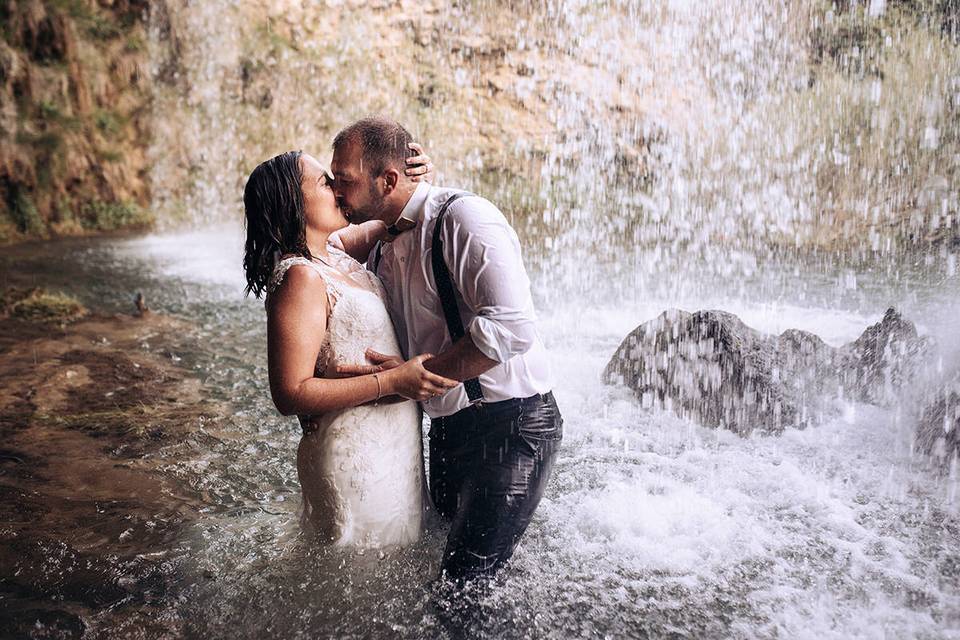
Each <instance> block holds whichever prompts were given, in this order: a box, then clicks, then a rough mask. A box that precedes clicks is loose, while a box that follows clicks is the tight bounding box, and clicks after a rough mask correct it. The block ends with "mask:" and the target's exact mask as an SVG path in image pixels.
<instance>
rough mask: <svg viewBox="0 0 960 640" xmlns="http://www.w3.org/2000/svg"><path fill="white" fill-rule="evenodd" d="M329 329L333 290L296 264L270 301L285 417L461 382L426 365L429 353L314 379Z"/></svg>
mask: <svg viewBox="0 0 960 640" xmlns="http://www.w3.org/2000/svg"><path fill="white" fill-rule="evenodd" d="M326 331H327V289H326V285H325V284H324V282H323V278H321V277H320V275H319V274H317V273H316V272H315V271H313V269H311V268H310V267H307V266H294V267H291V268H290V270H289V271H288V272H287V274H286V277H285V278H284V280H283V282H282V283H281V284H280V286H279V287H277V289H276V290H275V291H274V292H273V293H272V294H270V296H269V298H268V300H267V363H268V371H269V377H270V393H271V396H272V397H273V403H274V405H276V407H277V410H278V411H280V413H282V414H283V415H319V414H323V413H326V412H328V411H336V410H338V409H346V408H348V407H355V406H358V405H361V404H365V403H367V402H371V401H374V400H377V399H378V398H381V397H384V396H389V395H401V396H403V397H405V398H409V399H413V400H423V399H426V398H429V397H432V396H434V395H438V394H440V393H443V392H444V391H446V390H447V389H450V388H452V387H454V386H456V385H457V384H458V383H457V382H456V381H454V380H450V379H448V378H444V377H442V376H438V375H436V374H433V373H430V372H429V371H427V370H426V369H425V368H424V367H423V361H424V360H425V359H427V358H428V357H430V356H429V354H425V355H421V356H417V357H416V358H411V359H410V360H408V361H407V362H405V363H404V364H403V365H401V366H399V367H397V368H395V369H391V370H389V371H382V372H378V373H374V374H369V375H363V376H357V377H354V378H341V379H336V380H330V379H326V378H317V377H314V370H315V367H316V363H317V357H318V356H319V354H320V346H321V344H322V343H323V338H324V335H325V334H326Z"/></svg>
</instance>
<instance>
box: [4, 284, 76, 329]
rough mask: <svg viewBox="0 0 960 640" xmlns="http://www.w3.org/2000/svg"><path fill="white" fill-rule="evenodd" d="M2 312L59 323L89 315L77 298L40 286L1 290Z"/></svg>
mask: <svg viewBox="0 0 960 640" xmlns="http://www.w3.org/2000/svg"><path fill="white" fill-rule="evenodd" d="M0 312H2V313H3V314H4V315H9V316H12V317H14V318H20V319H23V320H30V321H34V322H44V323H59V324H63V323H66V322H72V321H74V320H78V319H80V318H82V317H84V316H85V315H87V310H86V308H84V306H83V305H82V304H80V303H79V302H78V301H77V300H76V299H75V298H72V297H70V296H68V295H66V294H63V293H53V292H49V291H46V290H45V289H39V288H37V289H17V288H9V289H6V290H5V291H3V292H0Z"/></svg>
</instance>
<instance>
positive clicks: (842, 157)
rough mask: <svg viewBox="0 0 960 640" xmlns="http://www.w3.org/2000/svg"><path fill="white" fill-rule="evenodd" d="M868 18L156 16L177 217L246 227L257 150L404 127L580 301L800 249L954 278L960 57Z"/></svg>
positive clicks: (291, 9)
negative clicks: (393, 124)
mask: <svg viewBox="0 0 960 640" xmlns="http://www.w3.org/2000/svg"><path fill="white" fill-rule="evenodd" d="M860 4H861V5H863V6H860V5H857V4H853V5H850V6H848V5H847V4H846V3H844V4H842V5H837V6H831V5H830V4H829V3H820V2H815V1H813V0H808V1H804V2H799V3H798V2H788V1H787V0H762V1H760V2H756V3H751V4H750V5H749V6H747V5H742V4H740V3H730V2H720V1H714V2H692V1H689V0H661V1H659V2H640V1H638V0H634V1H628V0H606V1H604V2H601V3H596V2H585V1H583V0H552V1H551V2H547V3H543V4H540V5H538V6H536V7H531V6H526V3H505V4H504V3H499V2H493V1H492V0H462V1H459V2H445V1H442V0H427V1H425V2H417V3H407V2H400V3H396V4H390V3H381V4H374V5H371V6H364V7H361V6H359V5H356V4H355V3H349V2H333V1H331V2H327V3H318V4H314V3H305V4H302V5H301V4H300V3H290V2H283V1H280V0H235V1H227V0H216V1H214V2H205V3H199V4H198V3H188V2H172V1H171V2H166V3H160V9H158V10H156V11H153V13H152V16H153V17H152V18H151V20H152V24H151V34H152V43H151V46H152V47H153V51H154V55H153V59H154V63H155V67H154V74H155V76H156V77H157V78H158V79H159V81H158V82H157V96H156V100H155V102H154V119H155V121H156V126H155V130H156V136H155V139H154V141H153V146H152V149H151V157H152V158H153V161H154V169H153V184H154V199H155V205H156V208H157V209H158V210H160V211H161V212H162V216H161V217H162V218H163V219H165V220H170V221H177V222H178V223H180V222H182V221H183V220H184V219H186V220H188V221H192V222H195V223H196V222H201V223H202V222H207V221H216V220H239V219H240V216H241V215H242V210H241V204H240V195H241V191H242V185H243V182H244V180H245V177H246V175H247V174H248V173H249V171H250V170H251V169H252V168H253V167H254V166H255V165H256V164H257V163H258V162H260V161H261V160H263V159H266V158H267V157H270V156H271V155H273V154H275V153H279V152H282V151H284V150H287V149H294V148H299V149H304V150H306V151H308V152H311V153H313V154H314V155H316V156H318V157H319V158H321V160H323V159H325V158H328V157H329V145H330V141H331V140H332V138H333V136H334V135H335V133H336V131H337V130H338V129H339V128H340V127H342V126H344V125H346V124H348V123H349V122H351V121H352V120H354V119H356V118H357V117H360V116H362V115H366V114H370V113H384V114H388V115H391V116H393V117H395V118H397V119H398V120H400V121H401V122H403V123H404V124H405V125H407V127H408V128H410V129H411V131H413V132H414V133H415V135H416V137H417V138H418V139H419V140H421V141H422V142H423V143H424V144H425V145H426V146H427V148H428V150H429V152H430V153H431V155H432V156H433V157H434V159H435V161H436V165H437V167H438V170H439V176H438V178H439V180H440V181H441V182H442V183H445V184H451V185H453V184H456V185H459V186H463V187H467V188H471V189H474V190H476V191H478V192H480V193H481V194H483V195H486V196H487V197H489V198H490V199H491V200H493V201H495V202H496V203H497V204H498V205H500V207H501V208H502V209H503V210H504V211H505V212H506V213H507V215H508V216H510V217H511V219H512V220H513V222H514V225H515V226H516V227H517V228H518V231H519V232H520V233H521V236H522V237H523V238H524V240H525V242H526V244H527V252H528V255H529V256H530V259H531V260H532V261H534V262H536V263H537V264H538V265H540V266H541V267H542V268H543V270H544V271H548V272H550V273H552V274H553V276H554V278H553V280H554V281H555V282H562V283H565V284H566V285H568V286H569V287H574V288H581V287H583V286H584V285H588V286H589V285H596V284H597V283H598V282H599V281H610V280H612V279H615V280H617V281H618V282H619V285H620V286H621V287H622V289H621V292H622V291H623V290H637V289H640V290H646V289H648V288H649V287H651V286H657V287H662V286H665V285H664V281H665V280H664V279H665V278H666V279H668V280H669V278H670V277H672V274H673V275H675V274H677V273H678V272H683V271H685V270H686V269H687V267H688V266H689V265H690V264H697V265H700V267H699V268H702V269H704V270H705V271H706V272H707V273H709V274H712V276H714V277H717V278H729V277H731V276H734V275H735V276H738V277H751V275H753V274H754V273H756V271H757V270H759V269H762V265H763V264H764V262H765V261H766V260H767V259H769V258H771V257H776V256H782V255H785V254H794V253H798V254H802V255H805V256H810V255H817V254H819V253H822V252H828V253H829V254H830V255H833V256H835V258H834V262H836V263H838V264H846V263H848V262H850V263H862V262H863V261H866V262H867V263H870V262H871V261H875V260H878V259H879V261H880V262H881V263H883V262H884V261H885V260H887V259H888V258H891V257H896V256H901V255H909V256H916V255H918V254H919V255H923V256H926V258H924V261H925V264H926V265H927V266H929V267H931V268H934V269H937V270H940V271H944V272H949V271H950V270H955V266H950V265H955V264H956V255H955V254H956V246H957V242H956V238H957V234H958V223H957V217H958V209H960V204H958V203H960V195H958V187H957V185H958V184H960V125H958V122H960V118H958V117H957V115H958V113H957V111H958V108H960V51H958V49H960V48H958V46H957V44H956V43H955V42H954V41H953V40H951V38H950V37H949V34H947V33H945V32H942V31H941V30H939V29H938V28H937V24H938V23H937V22H936V20H935V19H934V18H935V16H931V15H926V14H920V15H913V14H908V13H907V11H906V10H903V9H898V10H897V11H893V10H886V9H885V3H878V2H871V3H870V4H869V6H867V5H865V4H864V3H860ZM948 11H949V9H948ZM887 261H888V260H887ZM585 264H589V265H592V266H591V267H590V268H586V269H585V268H584V265H585ZM669 286H679V285H677V283H676V282H674V283H673V284H670V285H669ZM683 286H688V285H687V284H684V285H683Z"/></svg>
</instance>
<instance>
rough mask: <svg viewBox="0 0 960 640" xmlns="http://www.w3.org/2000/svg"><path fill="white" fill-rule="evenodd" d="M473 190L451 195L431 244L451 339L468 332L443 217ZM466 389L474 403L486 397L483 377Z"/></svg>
mask: <svg viewBox="0 0 960 640" xmlns="http://www.w3.org/2000/svg"><path fill="white" fill-rule="evenodd" d="M472 195H474V194H472V193H470V192H469V191H460V192H457V193H455V194H453V195H452V196H450V197H449V198H447V201H446V202H444V203H443V205H441V206H440V211H438V212H437V216H436V218H437V221H436V223H435V225H434V227H433V243H432V244H431V251H430V259H431V262H432V266H433V280H434V282H436V284H437V297H439V298H440V305H441V306H442V307H443V316H444V318H445V319H446V322H447V331H448V332H450V341H451V342H456V341H457V340H459V339H460V338H462V337H463V336H464V335H465V334H466V332H465V331H464V330H463V320H462V319H461V318H460V310H459V309H458V308H457V295H456V288H455V287H454V286H453V280H451V279H450V270H449V269H448V268H447V263H446V262H445V261H444V259H443V240H442V239H441V238H440V231H441V229H442V228H443V227H442V225H443V216H444V215H445V214H446V213H447V209H449V208H450V205H451V204H453V203H454V202H455V201H457V200H459V199H460V198H464V197H466V196H472ZM382 250H383V242H378V243H377V248H376V250H375V251H374V254H373V272H374V273H376V272H377V270H378V269H379V268H380V258H381V255H382ZM463 388H464V389H465V390H466V392H467V398H469V399H470V402H471V403H476V402H479V401H481V400H483V390H482V389H481V388H480V380H479V379H477V378H471V379H470V380H464V381H463Z"/></svg>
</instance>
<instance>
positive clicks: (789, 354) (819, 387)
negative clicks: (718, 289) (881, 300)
mask: <svg viewBox="0 0 960 640" xmlns="http://www.w3.org/2000/svg"><path fill="white" fill-rule="evenodd" d="M928 349H929V343H928V341H927V340H925V339H923V338H920V337H918V336H917V332H916V327H914V326H913V324H912V323H911V322H909V321H908V320H904V319H903V318H902V317H901V316H900V314H898V313H897V312H896V311H894V310H893V309H890V310H888V311H887V313H886V315H885V316H884V318H883V320H881V321H880V322H879V323H877V324H876V325H873V326H872V327H869V328H868V329H867V330H866V331H865V332H864V333H863V335H861V336H860V338H858V339H857V340H856V341H855V342H853V343H851V344H849V345H846V346H844V347H840V348H834V347H831V346H829V345H827V344H826V343H825V342H823V340H821V339H820V338H819V337H817V336H816V335H814V334H812V333H809V332H806V331H800V330H798V329H791V330H788V331H785V332H783V333H782V334H780V335H779V336H771V335H767V334H764V333H761V332H759V331H757V330H755V329H752V328H750V327H748V326H747V325H745V324H744V323H743V322H742V321H741V320H740V319H739V318H737V317H736V316H735V315H733V314H731V313H727V312H724V311H698V312H696V313H688V312H685V311H678V310H671V311H667V312H665V313H663V314H661V315H660V316H659V317H658V318H656V319H654V320H652V321H650V322H647V323H644V324H642V325H640V326H639V327H637V328H636V329H635V330H634V331H633V332H631V333H630V335H628V336H627V337H626V339H625V340H624V341H623V343H621V345H620V347H619V348H618V349H617V351H616V353H614V355H613V357H612V358H611V359H610V362H609V363H608V364H607V367H606V369H605V370H604V373H603V377H604V380H605V381H606V382H607V383H611V384H624V385H626V386H627V387H629V388H631V389H633V390H634V391H635V392H636V393H637V394H638V395H639V396H640V398H641V400H642V401H643V403H644V405H645V406H652V405H655V404H656V405H661V406H665V407H666V408H669V409H672V410H674V411H676V412H677V413H678V414H679V415H681V416H684V417H689V418H691V419H693V420H696V421H697V422H699V423H701V424H703V425H704V426H708V427H720V428H725V429H730V430H732V431H735V432H737V433H741V434H745V433H749V432H751V431H754V430H760V431H763V432H773V433H778V432H780V431H782V430H783V429H784V428H786V427H801V428H802V427H806V426H808V425H810V424H816V423H818V422H821V421H822V420H823V419H824V418H826V417H827V416H828V415H831V414H832V413H834V412H835V411H836V409H837V400H838V399H840V398H848V399H855V400H859V401H863V402H870V403H875V404H882V403H885V402H888V401H890V400H891V399H892V398H893V396H894V395H895V394H896V392H897V390H899V389H900V387H901V386H902V385H903V384H904V383H905V382H906V381H907V380H909V379H910V374H911V372H914V371H916V370H917V369H918V368H919V365H920V362H922V360H923V357H924V356H925V355H926V353H927V351H928Z"/></svg>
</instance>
